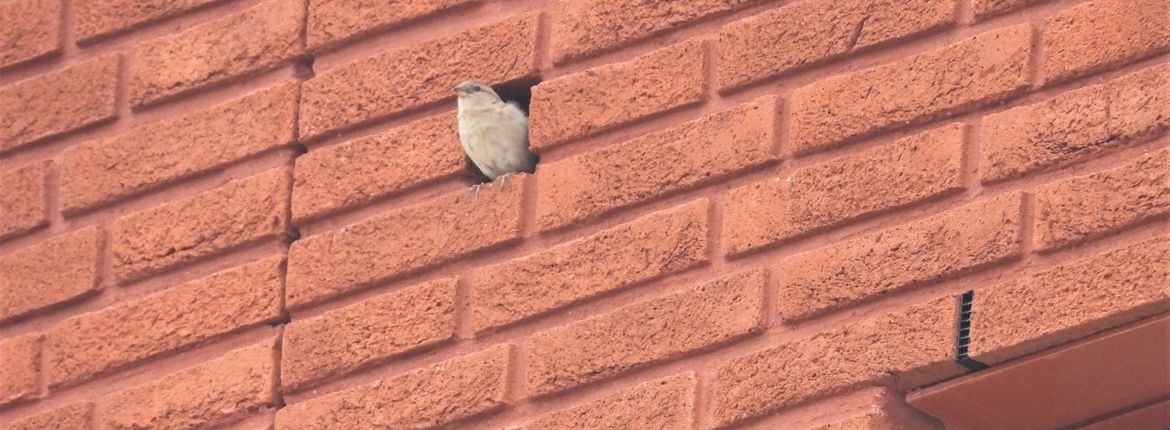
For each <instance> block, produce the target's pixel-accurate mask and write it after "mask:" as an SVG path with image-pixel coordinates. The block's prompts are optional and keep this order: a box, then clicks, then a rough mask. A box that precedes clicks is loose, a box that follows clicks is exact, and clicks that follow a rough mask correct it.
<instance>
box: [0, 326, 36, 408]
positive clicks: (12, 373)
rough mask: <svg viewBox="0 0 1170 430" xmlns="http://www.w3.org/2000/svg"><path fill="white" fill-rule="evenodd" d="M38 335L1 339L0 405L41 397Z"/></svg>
mask: <svg viewBox="0 0 1170 430" xmlns="http://www.w3.org/2000/svg"><path fill="white" fill-rule="evenodd" d="M42 339H43V336H41V335H40V334H27V335H23V336H16V337H10V338H5V339H0V405H5V404H8V403H12V402H15V401H18V400H27V399H32V398H36V397H39V396H40V383H39V382H38V381H37V373H39V372H40V370H41V362H40V356H41V342H42Z"/></svg>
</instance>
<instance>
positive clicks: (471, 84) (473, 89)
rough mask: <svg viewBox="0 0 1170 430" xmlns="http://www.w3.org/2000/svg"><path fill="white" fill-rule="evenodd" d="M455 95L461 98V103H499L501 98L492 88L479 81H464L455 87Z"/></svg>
mask: <svg viewBox="0 0 1170 430" xmlns="http://www.w3.org/2000/svg"><path fill="white" fill-rule="evenodd" d="M455 95H457V96H459V101H468V102H480V103H483V102H487V103H490V102H499V101H501V100H500V96H499V95H497V94H496V92H495V90H492V87H491V86H488V85H485V84H482V83H480V82H478V81H463V82H461V83H460V84H459V85H456V86H455Z"/></svg>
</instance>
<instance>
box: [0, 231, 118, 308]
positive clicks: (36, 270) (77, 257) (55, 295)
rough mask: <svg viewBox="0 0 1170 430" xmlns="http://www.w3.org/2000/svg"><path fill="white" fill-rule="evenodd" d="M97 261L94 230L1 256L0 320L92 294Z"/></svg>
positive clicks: (69, 235) (57, 238)
mask: <svg viewBox="0 0 1170 430" xmlns="http://www.w3.org/2000/svg"><path fill="white" fill-rule="evenodd" d="M97 258H98V230H97V228H93V227H91V228H87V229H83V230H79V231H76V232H73V233H69V234H65V235H61V236H56V237H53V238H52V239H48V240H46V241H44V242H41V243H38V244H36V245H33V246H29V247H26V248H22V249H20V250H17V251H15V252H12V253H11V254H7V255H4V256H3V257H0V274H2V275H3V276H0V321H3V320H7V319H10V318H13V317H17V316H21V315H25V314H28V313H30V312H34V311H37V310H40V309H44V308H46V307H49V306H53V305H56V304H59V303H61V302H64V301H67V300H71V299H75V298H78V297H81V296H84V295H86V294H89V293H91V292H93V291H95V290H96V289H97V287H98V281H97V264H98V263H97Z"/></svg>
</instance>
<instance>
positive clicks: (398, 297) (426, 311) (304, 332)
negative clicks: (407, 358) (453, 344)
mask: <svg viewBox="0 0 1170 430" xmlns="http://www.w3.org/2000/svg"><path fill="white" fill-rule="evenodd" d="M455 281H456V280H455V279H454V278H448V279H441V280H438V281H432V282H427V283H424V284H421V285H416V286H413V287H410V288H408V289H405V290H401V291H395V292H391V293H387V294H383V295H380V296H377V297H374V298H372V299H368V300H365V301H362V302H359V303H356V304H352V305H349V306H346V307H344V308H341V309H337V310H333V311H330V312H327V313H325V314H324V315H321V316H318V317H314V318H311V319H307V320H297V321H293V322H292V323H291V324H289V325H287V326H285V329H284V340H283V342H284V343H283V352H282V358H281V367H280V372H281V378H280V381H281V383H282V384H283V385H284V386H285V387H286V388H294V389H295V388H299V387H303V386H306V385H308V384H310V383H312V382H316V381H318V380H322V379H325V378H330V377H334V376H337V375H341V374H345V373H348V372H349V371H352V370H354V369H357V368H360V367H362V366H365V365H368V364H371V363H376V362H380V361H386V359H387V358H390V357H393V356H395V355H398V354H402V353H404V352H408V351H411V350H416V349H419V348H424V347H427V346H432V345H435V344H438V343H440V342H443V341H445V340H448V339H451V338H452V337H453V336H454V335H455Z"/></svg>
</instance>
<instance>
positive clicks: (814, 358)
mask: <svg viewBox="0 0 1170 430" xmlns="http://www.w3.org/2000/svg"><path fill="white" fill-rule="evenodd" d="M955 316H956V301H955V299H954V298H953V297H944V298H941V299H938V300H935V301H932V302H929V303H924V304H919V305H915V306H912V307H910V308H907V309H905V310H902V311H898V312H894V313H890V314H886V315H881V316H878V317H873V318H869V319H865V320H860V321H854V322H851V323H848V324H846V325H845V326H843V327H839V328H835V329H833V330H829V331H825V332H821V333H818V334H816V335H813V336H811V337H808V338H804V339H800V340H796V341H793V342H790V343H786V344H782V345H779V346H776V347H773V348H770V349H765V350H762V351H759V352H756V353H752V354H749V355H746V356H743V357H739V358H735V359H732V360H729V361H727V362H725V363H723V364H720V365H719V367H718V368H717V369H716V376H715V381H714V386H715V396H714V399H713V407H714V409H715V412H714V415H715V424H716V425H719V426H724V425H728V424H731V423H734V422H738V421H741V420H744V419H748V418H752V417H759V416H763V415H766V414H769V413H772V412H774V411H777V410H780V409H783V408H785V407H789V406H793V405H796V404H799V403H803V402H806V401H809V400H812V399H816V398H821V397H825V396H829V395H834V394H841V393H845V392H849V391H852V390H854V389H857V388H861V387H864V386H868V385H892V386H895V387H898V388H899V389H908V388H913V387H918V386H921V385H925V384H927V383H930V382H937V381H940V380H943V379H946V378H949V377H953V376H956V375H959V374H961V373H962V372H963V370H962V368H961V367H960V366H959V365H958V364H956V363H955V362H954V348H955V324H956V321H955Z"/></svg>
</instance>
